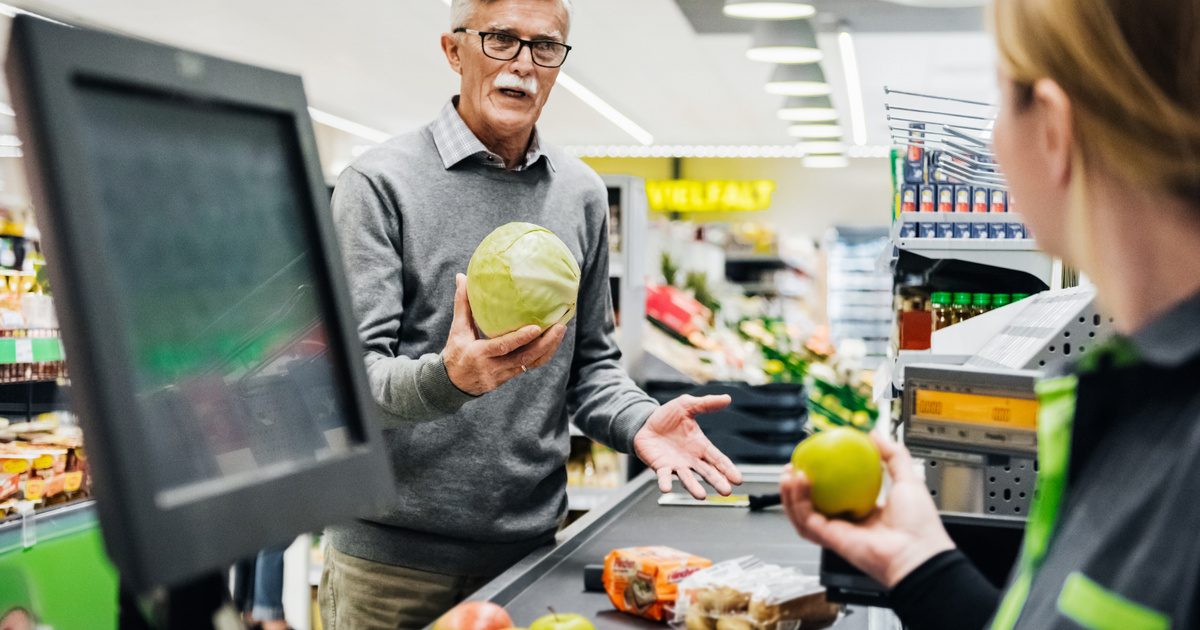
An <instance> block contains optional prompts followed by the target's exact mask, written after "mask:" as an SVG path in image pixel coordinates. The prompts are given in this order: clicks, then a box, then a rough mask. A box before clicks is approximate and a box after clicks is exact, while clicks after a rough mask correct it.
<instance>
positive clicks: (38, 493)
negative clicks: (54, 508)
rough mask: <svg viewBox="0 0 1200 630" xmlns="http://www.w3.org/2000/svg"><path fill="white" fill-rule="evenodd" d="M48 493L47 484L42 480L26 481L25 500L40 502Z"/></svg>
mask: <svg viewBox="0 0 1200 630" xmlns="http://www.w3.org/2000/svg"><path fill="white" fill-rule="evenodd" d="M45 492H46V482H45V481H44V480H42V479H26V480H25V500H26V501H38V500H40V499H41V498H42V495H43V494H44V493H45Z"/></svg>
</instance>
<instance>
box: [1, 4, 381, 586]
mask: <svg viewBox="0 0 1200 630" xmlns="http://www.w3.org/2000/svg"><path fill="white" fill-rule="evenodd" d="M9 46H10V51H9V54H8V58H7V60H6V62H5V68H6V74H7V78H8V79H9V82H10V84H11V93H12V97H13V106H14V109H15V110H16V112H17V119H16V120H17V125H18V130H19V131H20V133H21V136H22V141H23V143H24V144H23V147H22V149H23V151H24V152H25V159H26V162H27V164H28V167H29V168H28V171H29V174H30V183H31V190H32V192H33V195H34V202H35V205H36V207H37V211H38V222H39V225H40V227H41V228H42V234H43V240H44V241H45V246H46V250H45V251H46V258H47V267H46V268H47V270H48V271H49V273H50V277H51V281H52V283H53V286H54V299H55V306H56V309H57V311H58V315H59V320H60V322H61V326H62V329H63V331H62V332H63V342H64V345H65V346H66V350H67V361H68V364H69V367H70V370H71V388H72V393H71V399H72V404H73V407H74V410H75V412H76V413H77V414H78V415H79V417H80V424H81V426H82V427H83V430H84V437H85V439H86V440H87V444H88V452H89V462H90V471H91V479H92V480H93V488H94V494H95V496H96V497H97V503H96V507H97V512H98V513H99V515H100V524H101V527H102V530H103V532H104V537H105V542H106V544H107V548H108V551H109V554H110V555H111V557H112V558H113V560H114V562H115V563H116V565H117V568H118V569H119V570H120V572H121V580H122V582H123V583H128V584H131V585H133V586H134V587H135V588H139V589H142V588H150V587H153V586H158V585H173V584H181V583H183V582H184V581H187V580H190V579H194V578H196V577H197V576H200V575H202V574H205V573H208V572H211V571H220V570H222V567H224V566H227V565H228V564H229V563H231V562H233V561H234V560H237V559H239V558H243V557H246V556H249V555H252V554H254V553H255V552H256V551H257V550H259V549H261V548H264V547H268V546H272V545H277V544H280V543H283V542H285V541H287V540H289V539H291V538H293V537H295V535H296V534H299V533H302V532H306V531H313V530H316V529H319V528H320V527H322V526H324V525H325V524H328V523H332V522H337V521H341V520H347V519H351V518H354V517H356V516H366V515H370V514H372V513H376V512H378V511H379V510H380V509H381V506H382V502H383V501H385V500H386V498H387V496H388V495H389V493H390V492H392V483H393V481H392V478H391V471H390V469H389V468H388V463H387V460H386V458H385V457H384V454H383V449H382V438H381V434H380V430H379V427H378V424H377V423H376V421H375V418H374V414H375V412H376V406H375V402H374V401H373V400H372V399H371V395H370V391H369V389H368V386H367V379H366V371H365V366H364V364H363V361H362V354H361V342H360V341H359V339H358V338H357V335H356V334H355V320H354V316H353V310H352V308H351V303H350V296H349V292H348V290H347V286H346V282H345V278H344V277H343V270H342V265H341V253H340V251H339V248H338V243H337V240H336V236H335V233H334V229H333V222H332V217H331V216H330V213H329V199H328V195H327V191H326V187H325V183H324V178H323V177H322V175H321V168H320V164H319V162H318V158H317V152H316V140H315V138H314V135H313V130H312V122H311V120H310V118H309V116H308V111H307V102H306V100H305V97H304V86H303V83H302V82H301V80H300V78H299V77H296V76H293V75H287V74H283V73H279V72H275V71H271V70H268V69H263V68H256V67H253V66H248V65H244V64H239V63H235V62H231V61H227V60H223V59H218V58H215V57H209V56H205V55H201V54H198V53H194V52H190V51H185V50H180V49H177V48H171V47H168V46H162V45H159V44H154V43H152V42H146V41H142V40H136V39H132V38H128V37H121V36H118V35H113V34H108V33H102V32H97V31H92V30H88V29H83V28H65V27H61V26H57V25H53V24H49V23H46V22H41V21H38V20H35V19H32V18H29V17H28V16H19V17H18V18H17V19H15V20H14V22H13V29H12V36H11V38H10V42H9Z"/></svg>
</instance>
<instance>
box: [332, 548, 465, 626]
mask: <svg viewBox="0 0 1200 630" xmlns="http://www.w3.org/2000/svg"><path fill="white" fill-rule="evenodd" d="M487 582H488V580H487V579H486V578H468V577H456V576H453V575H442V574H440V573H428V572H426V571H418V570H416V569H408V568H405V567H398V566H394V565H390V564H383V563H379V562H372V561H370V560H363V559H362V558H356V557H354V556H349V555H346V554H344V553H341V552H339V551H337V550H336V549H334V548H332V547H326V549H325V569H324V571H323V572H322V574H321V586H320V587H319V589H318V591H317V601H318V603H319V604H320V606H321V625H322V626H324V630H396V629H398V628H400V629H403V630H409V629H412V630H419V629H420V628H424V627H425V626H427V625H429V624H431V623H433V622H434V621H436V620H437V618H438V617H440V616H441V615H442V613H444V612H446V611H447V610H449V609H450V608H453V607H454V605H455V604H457V603H459V602H460V601H462V600H463V599H464V598H466V597H467V596H468V595H470V594H471V593H474V592H475V591H477V590H479V588H480V587H482V586H483V585H484V584H486V583H487Z"/></svg>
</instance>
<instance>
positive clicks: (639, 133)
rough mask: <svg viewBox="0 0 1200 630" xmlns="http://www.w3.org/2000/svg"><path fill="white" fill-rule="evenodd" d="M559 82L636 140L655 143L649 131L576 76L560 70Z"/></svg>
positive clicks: (643, 142)
mask: <svg viewBox="0 0 1200 630" xmlns="http://www.w3.org/2000/svg"><path fill="white" fill-rule="evenodd" d="M558 84H559V85H561V86H563V87H564V88H566V89H567V91H568V92H570V93H572V94H574V95H575V96H577V97H579V100H581V101H583V102H584V103H586V104H587V105H588V106H589V107H591V108H592V109H594V110H596V111H597V112H598V113H599V114H600V115H601V116H604V117H605V118H607V119H608V120H609V122H611V123H612V124H614V125H616V126H617V127H620V128H621V130H622V131H624V132H625V133H627V134H629V135H631V136H633V139H634V140H637V141H638V142H640V143H642V144H644V145H651V144H654V136H653V135H651V133H650V132H649V131H646V130H645V129H643V128H642V127H641V126H640V125H638V124H637V123H635V122H633V121H632V120H630V119H629V117H628V116H626V115H625V114H622V113H621V112H619V111H617V108H615V107H613V106H612V105H609V104H608V102H607V101H605V100H604V99H602V98H600V97H599V96H597V95H596V93H595V92H593V91H591V90H589V89H587V88H586V87H584V86H583V84H582V83H580V82H579V81H576V80H575V78H574V77H571V76H569V75H568V74H567V73H565V72H559V73H558Z"/></svg>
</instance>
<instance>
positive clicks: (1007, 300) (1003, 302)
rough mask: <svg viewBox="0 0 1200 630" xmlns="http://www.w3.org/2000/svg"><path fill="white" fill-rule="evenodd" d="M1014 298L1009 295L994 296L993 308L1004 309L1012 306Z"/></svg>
mask: <svg viewBox="0 0 1200 630" xmlns="http://www.w3.org/2000/svg"><path fill="white" fill-rule="evenodd" d="M1012 301H1013V299H1012V296H1011V295H1009V294H1007V293H993V294H992V308H1002V307H1005V306H1008V305H1009V304H1012Z"/></svg>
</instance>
